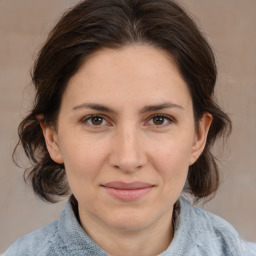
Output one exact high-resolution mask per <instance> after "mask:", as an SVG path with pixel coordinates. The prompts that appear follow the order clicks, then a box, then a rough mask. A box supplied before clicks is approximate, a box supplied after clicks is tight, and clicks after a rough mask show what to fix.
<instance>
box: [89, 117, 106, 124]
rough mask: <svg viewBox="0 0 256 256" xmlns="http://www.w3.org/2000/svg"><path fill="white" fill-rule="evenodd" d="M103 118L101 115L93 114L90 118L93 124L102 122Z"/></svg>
mask: <svg viewBox="0 0 256 256" xmlns="http://www.w3.org/2000/svg"><path fill="white" fill-rule="evenodd" d="M103 120H104V119H103V118H102V117H101V116H94V117H92V118H91V123H92V124H93V125H101V124H102V123H103Z"/></svg>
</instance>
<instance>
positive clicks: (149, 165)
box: [43, 46, 211, 230]
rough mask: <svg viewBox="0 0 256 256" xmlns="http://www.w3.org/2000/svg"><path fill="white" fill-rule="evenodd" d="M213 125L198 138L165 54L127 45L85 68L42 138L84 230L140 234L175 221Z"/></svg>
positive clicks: (187, 99)
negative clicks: (95, 227)
mask: <svg viewBox="0 0 256 256" xmlns="http://www.w3.org/2000/svg"><path fill="white" fill-rule="evenodd" d="M210 123H211V116H210V115H209V114H205V115H204V117H203V118H202V120H201V122H200V123H199V130H198V132H195V123H194V118H193V108H192V99H191V96H190V94H189V91H188V89H187V86H186V83H185V82H184V80H183V78H182V77H181V75H180V74H179V71H178V70H177V67H176V65H175V64H174V61H173V60H172V58H171V57H170V56H168V55H167V53H166V52H165V51H163V50H160V49H156V48H153V47H150V46H129V47H128V46H127V47H124V48H122V49H119V50H114V49H102V50H100V51H98V52H96V53H95V54H93V55H91V56H90V57H89V58H88V59H87V60H86V61H85V62H84V64H83V65H82V67H81V68H80V69H79V71H78V72H77V73H76V74H75V75H74V76H73V77H72V78H71V79H70V81H69V83H68V86H67V89H66V90H65V92H64V94H63V98H62V104H61V107H60V112H59V117H58V120H57V128H56V129H54V128H53V127H50V126H48V127H44V128H43V131H44V135H45V138H46V143H47V146H48V150H49V153H50V155H51V157H52V159H53V160H54V161H56V162H58V163H64V165H65V169H66V173H67V178H68V182H69V185H70V188H71V190H72V192H73V194H74V195H75V197H76V198H77V200H78V204H79V214H80V218H81V220H82V223H83V220H84V219H86V220H87V221H90V222H94V223H98V224H99V225H102V226H105V227H108V228H114V229H118V230H141V229H144V228H147V227H150V226H152V225H156V224H159V223H164V222H165V221H171V219H172V208H173V205H174V203H175V202H176V200H177V199H178V197H179V195H180V193H181V191H182V189H183V186H184V183H185V181H186V177H187V173H188V167H189V165H191V164H193V163H194V162H195V160H196V159H197V158H198V156H199V155H200V153H201V152H202V150H203V148H204V145H205V140H206V136H207V132H208V128H209V125H210Z"/></svg>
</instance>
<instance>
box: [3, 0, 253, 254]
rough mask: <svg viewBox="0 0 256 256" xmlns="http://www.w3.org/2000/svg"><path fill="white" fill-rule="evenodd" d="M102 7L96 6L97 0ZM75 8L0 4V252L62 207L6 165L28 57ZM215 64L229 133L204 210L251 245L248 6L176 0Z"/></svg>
mask: <svg viewBox="0 0 256 256" xmlns="http://www.w3.org/2000/svg"><path fill="white" fill-rule="evenodd" d="M103 1H104V0H103ZM75 2H77V1H75V0H73V1H72V0H36V1H35V0H0V39H1V40H0V115H1V119H0V122H1V124H0V136H1V137H0V138H1V143H0V163H1V171H0V189H1V193H0V205H1V211H0V252H2V251H4V250H5V249H6V248H7V247H8V245H9V244H10V243H12V242H13V241H14V240H15V239H17V238H18V237H20V236H21V235H23V234H25V233H27V232H30V231H32V230H34V229H35V228H38V227H40V226H42V225H44V224H46V223H48V222H50V221H52V220H54V219H55V218H57V216H58V215H59V212H60V211H61V209H62V207H63V205H64V203H65V201H64V202H61V203H59V204H55V205H50V204H46V203H43V202H41V201H39V200H37V199H36V198H35V197H34V195H33V193H32V190H31V189H30V187H29V186H26V185H25V184H24V183H23V180H22V170H21V169H19V168H17V167H16V166H15V165H14V164H13V163H12V160H11V152H12V149H13V147H14V145H15V142H16V140H17V135H16V130H17V126H18V123H19V121H20V120H21V117H22V116H24V114H25V113H26V111H27V110H28V106H29V104H30V102H31V99H32V95H33V91H32V90H31V89H30V88H29V87H26V86H27V85H28V84H29V82H30V77H29V72H30V68H31V66H32V63H33V59H34V58H35V54H36V51H37V50H38V49H39V47H40V45H41V43H42V42H43V40H44V39H45V37H46V35H47V31H48V30H49V28H50V27H51V26H52V25H53V24H54V23H55V22H56V21H57V19H58V17H59V16H60V14H61V13H62V12H63V10H65V9H66V8H68V7H70V6H71V5H72V4H74V3H75ZM181 2H182V3H183V4H184V5H185V6H186V7H187V8H188V9H189V10H190V12H191V13H193V15H194V16H196V17H197V18H196V19H197V22H198V23H199V24H200V25H201V28H202V30H203V31H204V32H205V34H206V35H207V37H208V39H209V41H210V42H211V44H212V46H213V48H214V51H215V53H216V56H217V61H218V66H219V72H220V74H219V81H218V97H219V101H220V103H221V105H222V106H223V107H224V108H225V110H226V111H228V112H229V113H230V115H231V118H232V120H233V123H234V129H233V133H232V136H231V138H230V140H229V143H228V144H227V145H226V146H227V149H226V150H225V151H224V152H223V151H220V150H218V149H217V150H216V151H217V152H218V153H219V156H220V157H221V160H222V162H221V171H222V177H223V185H222V186H221V188H220V190H219V192H218V194H217V196H216V197H215V199H214V200H212V201H211V202H210V203H208V204H207V205H206V206H204V207H205V208H207V209H209V210H210V211H212V212H214V213H217V214H219V215H220V216H222V217H224V218H226V219H227V220H228V221H229V222H231V223H232V224H233V225H234V226H235V228H236V229H237V230H238V231H239V232H240V234H241V235H242V236H243V237H244V238H246V239H249V240H253V241H256V186H255V184H256V167H255V166H256V150H255V148H256V114H255V111H256V1H255V0H214V1H210V0H183V1H181Z"/></svg>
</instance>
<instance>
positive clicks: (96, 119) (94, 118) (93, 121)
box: [81, 115, 108, 127]
mask: <svg viewBox="0 0 256 256" xmlns="http://www.w3.org/2000/svg"><path fill="white" fill-rule="evenodd" d="M81 122H82V123H84V124H86V125H89V126H92V127H93V126H94V127H96V126H100V127H101V126H105V125H107V124H108V123H107V121H106V119H105V118H104V117H103V116H100V115H90V116H87V117H85V118H83V119H82V120H81Z"/></svg>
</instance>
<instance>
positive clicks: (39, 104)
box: [14, 0, 231, 202]
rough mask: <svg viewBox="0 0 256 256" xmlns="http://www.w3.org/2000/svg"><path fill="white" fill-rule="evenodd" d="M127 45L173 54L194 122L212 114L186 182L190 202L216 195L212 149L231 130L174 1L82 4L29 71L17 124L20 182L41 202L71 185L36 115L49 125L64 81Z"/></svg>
mask: <svg viewBox="0 0 256 256" xmlns="http://www.w3.org/2000/svg"><path fill="white" fill-rule="evenodd" d="M130 44H144V45H151V46H154V47H157V48H161V49H164V50H165V51H166V52H167V54H168V53H169V54H171V56H172V57H173V58H174V60H175V62H176V65H177V67H178V68H179V70H180V73H181V75H182V77H183V78H184V80H185V81H186V83H187V86H188V88H189V91H190V94H191V97H192V100H193V108H194V117H195V121H196V123H198V122H199V120H200V118H201V117H202V115H203V113H204V112H209V113H211V114H212V116H213V122H212V125H211V127H210V131H209V134H208V138H207V143H206V147H205V149H204V151H203V153H202V154H201V156H200V157H199V159H198V160H197V161H196V163H195V164H194V165H192V166H190V168H189V173H188V178H187V181H188V184H189V192H190V193H191V194H192V195H194V198H195V199H196V200H198V199H200V198H206V197H208V196H210V195H213V194H214V193H215V192H216V190H217V188H218V186H219V173H218V168H217V165H216V160H215V158H214V157H213V155H212V154H211V152H210V149H211V146H212V144H213V143H214V141H215V140H216V138H217V137H221V136H223V135H224V132H225V131H229V129H231V121H230V119H229V118H228V116H227V115H226V114H225V113H224V112H223V111H222V110H221V109H220V107H219V106H218V105H217V104H216V103H215V101H214V87H215V83H216V76H217V70H216V64H215V59H214V55H213V52H212V50H211V47H210V46H209V44H208V43H207V41H206V39H205V38H204V36H203V35H202V33H201V32H200V31H199V29H198V27H197V26H196V24H195V23H194V21H193V20H192V19H191V18H190V17H189V16H188V15H187V14H186V13H185V11H184V10H183V9H182V8H181V7H180V6H179V5H178V4H177V3H176V2H174V1H172V0H158V1H155V0H104V1H102V0H85V1H82V2H81V3H79V4H78V5H76V6H75V7H74V8H72V9H71V10H69V11H68V12H67V13H65V14H64V15H63V16H62V18H61V19H60V20H59V22H58V23H57V25H56V26H55V27H54V28H53V30H52V31H51V32H50V33H49V36H48V39H47V41H46V42H45V44H44V46H43V47H42V49H41V51H40V53H39V55H38V58H37V60H36V62H35V65H34V69H33V71H32V81H33V84H34V86H35V89H36V96H35V100H34V105H33V108H32V110H31V112H30V113H29V115H28V116H27V117H26V118H25V119H24V120H23V121H22V122H21V124H20V126H19V137H20V141H19V144H21V145H22V146H23V148H24V150H25V153H26V155H27V156H28V158H29V159H30V160H31V164H32V167H31V168H29V169H27V170H26V172H25V179H26V180H30V181H31V182H32V185H33V189H34V192H35V193H36V194H37V195H38V196H39V197H41V198H42V199H44V200H47V201H50V202H54V201H56V197H58V196H63V195H66V194H68V193H69V187H68V184H67V182H66V175H65V168H64V165H61V164H57V163H55V162H54V161H53V160H52V159H51V158H50V156H49V153H48V151H47V148H46V145H45V140H44V137H43V133H42V131H41V128H40V124H39V120H38V116H42V117H43V118H42V119H41V120H40V121H43V122H47V123H54V122H55V120H56V117H57V115H58V111H59V108H60V102H61V98H62V94H63V92H64V90H65V87H66V85H67V82H68V80H69V79H70V78H71V77H72V75H74V74H75V73H76V72H77V70H78V69H79V67H80V66H81V64H82V62H83V60H84V59H85V58H86V57H87V56H88V55H89V54H91V53H93V52H95V51H97V50H98V49H100V48H103V47H109V48H120V47H123V46H125V45H130ZM19 144H18V145H19ZM14 152H15V151H14Z"/></svg>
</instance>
